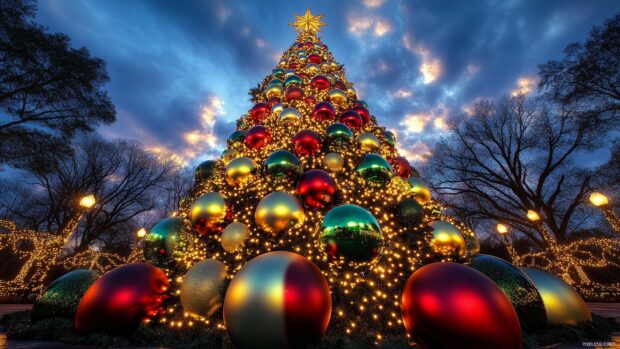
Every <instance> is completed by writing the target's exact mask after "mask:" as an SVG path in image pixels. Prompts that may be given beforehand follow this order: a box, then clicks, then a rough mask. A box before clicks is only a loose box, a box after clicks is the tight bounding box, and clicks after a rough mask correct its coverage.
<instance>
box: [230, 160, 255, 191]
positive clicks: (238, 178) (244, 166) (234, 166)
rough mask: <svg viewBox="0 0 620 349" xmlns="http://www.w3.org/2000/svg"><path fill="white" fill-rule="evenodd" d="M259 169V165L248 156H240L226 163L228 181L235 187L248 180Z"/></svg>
mask: <svg viewBox="0 0 620 349" xmlns="http://www.w3.org/2000/svg"><path fill="white" fill-rule="evenodd" d="M257 171H258V165H256V163H255V162H254V160H252V159H250V158H248V157H245V156H244V157H240V158H236V159H235V160H233V161H231V162H229V163H228V165H226V181H227V182H228V184H230V185H231V186H233V187H237V186H239V185H240V184H242V183H244V182H246V181H248V180H249V179H250V178H252V177H253V176H254V175H255V174H256V172H257Z"/></svg>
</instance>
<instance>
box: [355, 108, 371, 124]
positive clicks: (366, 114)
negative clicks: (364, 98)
mask: <svg viewBox="0 0 620 349" xmlns="http://www.w3.org/2000/svg"><path fill="white" fill-rule="evenodd" d="M351 110H353V111H356V112H357V113H358V114H359V115H360V116H361V117H362V120H363V121H364V125H366V124H367V123H368V122H370V112H369V111H368V109H366V108H364V107H363V106H361V105H356V106H355V107H353V109H351Z"/></svg>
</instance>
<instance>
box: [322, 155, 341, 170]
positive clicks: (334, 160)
mask: <svg viewBox="0 0 620 349" xmlns="http://www.w3.org/2000/svg"><path fill="white" fill-rule="evenodd" d="M323 166H325V169H327V170H329V171H332V172H337V171H340V170H342V169H343V167H344V158H343V157H342V155H340V154H339V153H327V154H325V156H324V157H323Z"/></svg>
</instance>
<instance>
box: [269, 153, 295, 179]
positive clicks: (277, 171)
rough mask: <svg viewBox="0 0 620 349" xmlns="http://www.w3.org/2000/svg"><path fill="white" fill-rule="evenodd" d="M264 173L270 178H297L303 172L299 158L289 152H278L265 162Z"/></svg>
mask: <svg viewBox="0 0 620 349" xmlns="http://www.w3.org/2000/svg"><path fill="white" fill-rule="evenodd" d="M264 171H265V173H266V174H267V175H269V176H270V177H272V178H274V179H277V178H295V177H297V176H299V175H300V174H301V173H302V172H303V169H302V166H301V162H300V161H299V159H298V158H297V156H296V155H295V154H293V153H291V152H290V151H288V150H278V151H275V152H273V153H271V155H269V157H268V158H267V160H265V165H264Z"/></svg>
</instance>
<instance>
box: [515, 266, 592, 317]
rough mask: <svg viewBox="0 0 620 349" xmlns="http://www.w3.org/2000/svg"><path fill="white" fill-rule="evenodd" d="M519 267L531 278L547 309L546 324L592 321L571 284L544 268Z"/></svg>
mask: <svg viewBox="0 0 620 349" xmlns="http://www.w3.org/2000/svg"><path fill="white" fill-rule="evenodd" d="M520 269H521V271H523V272H524V273H525V275H527V276H528V277H529V278H530V280H532V282H533V283H534V286H536V288H537V289H538V293H540V296H541V297H542V300H543V303H544V305H545V310H546V311H547V326H555V325H562V324H567V325H575V324H577V323H578V322H582V321H592V315H591V314H590V310H589V309H588V306H587V305H586V303H585V302H584V300H583V298H581V296H580V295H579V293H577V291H575V289H574V288H573V287H572V286H571V285H569V284H567V283H566V282H564V280H562V279H560V278H559V277H557V276H555V275H553V274H551V273H548V272H546V271H544V270H540V269H535V268H520Z"/></svg>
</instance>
